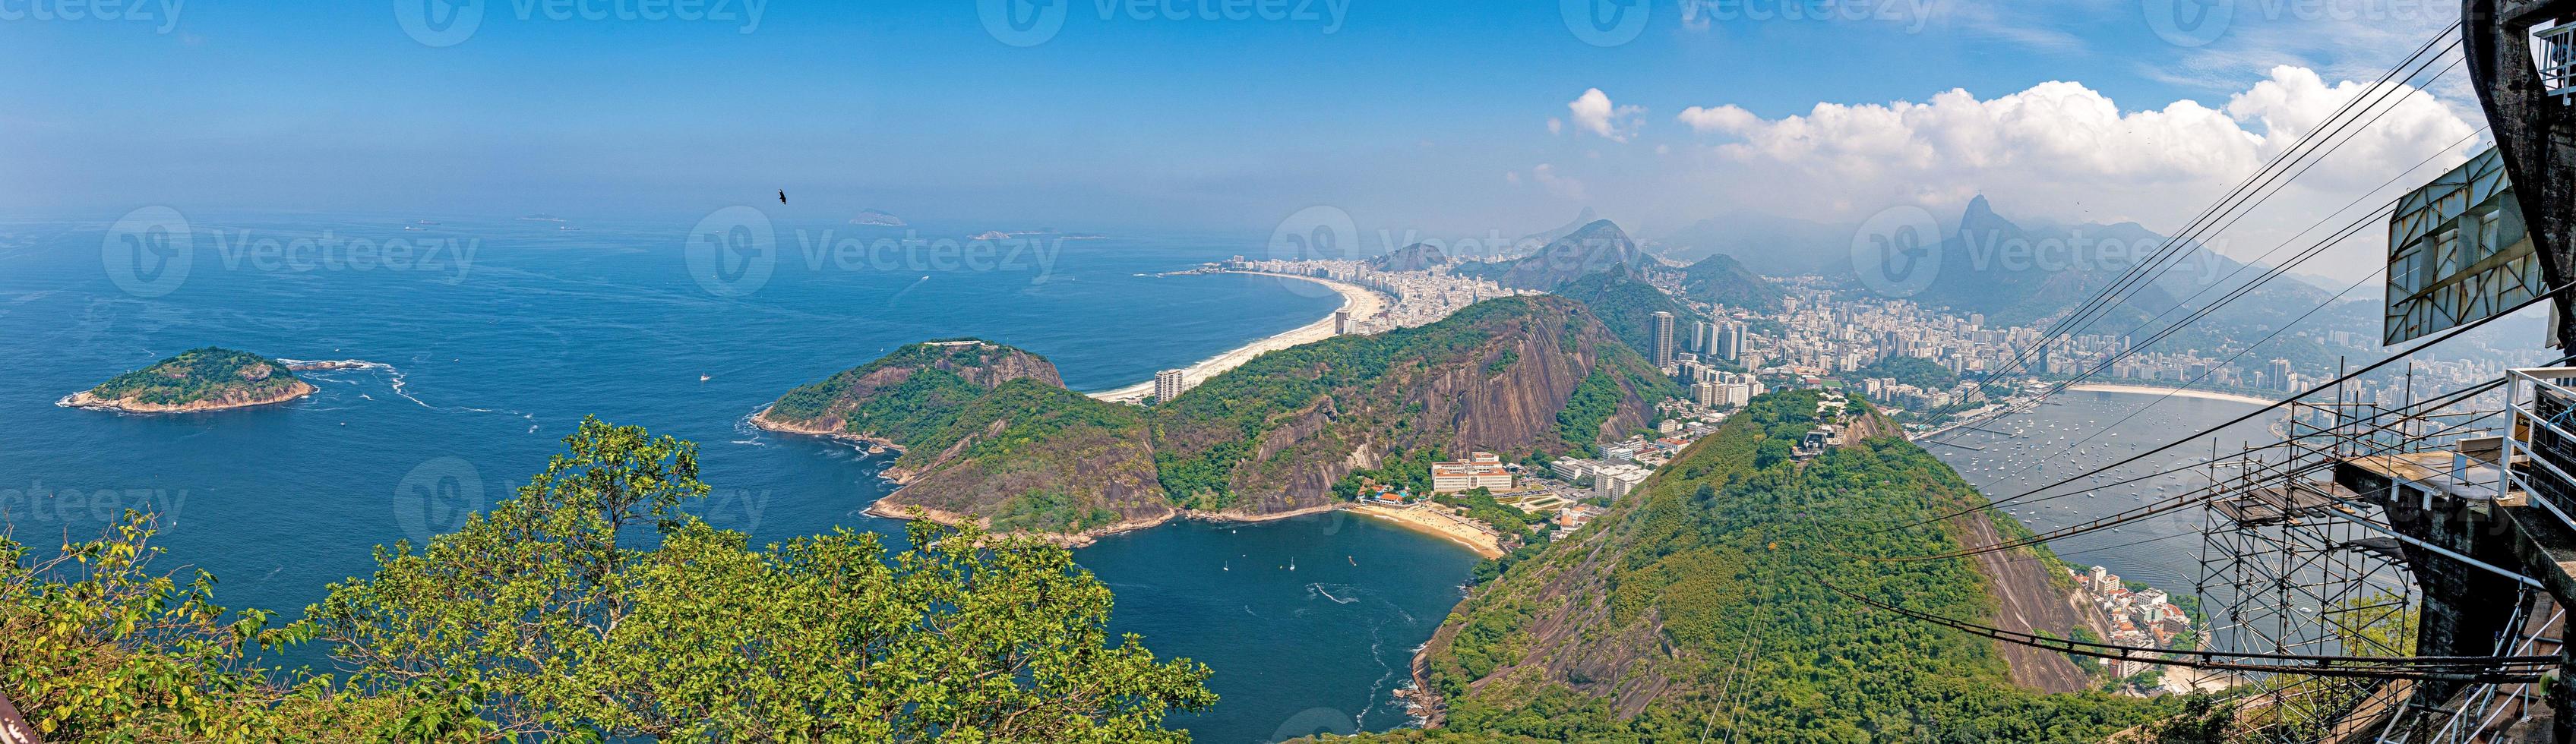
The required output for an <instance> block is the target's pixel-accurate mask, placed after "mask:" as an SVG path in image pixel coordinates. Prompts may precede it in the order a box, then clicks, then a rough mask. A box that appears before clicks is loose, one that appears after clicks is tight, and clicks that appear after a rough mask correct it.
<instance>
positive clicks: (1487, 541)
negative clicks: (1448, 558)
mask: <svg viewBox="0 0 2576 744" xmlns="http://www.w3.org/2000/svg"><path fill="white" fill-rule="evenodd" d="M1350 510H1351V511H1355V512H1359V513H1361V514H1366V515H1369V516H1372V517H1377V518H1379V519H1384V520H1388V521H1391V522H1394V523H1396V524H1400V525H1404V526H1406V527H1410V528H1413V529H1415V530H1419V531H1422V532H1426V533H1430V534H1433V535H1438V536H1440V537H1443V538H1447V539H1448V540H1449V541H1450V542H1454V543H1457V544H1460V545H1464V546H1467V547H1468V548H1469V549H1471V550H1474V551H1476V554H1477V555H1480V556H1484V557H1487V558H1500V557H1502V556H1503V547H1502V545H1501V543H1499V542H1498V541H1499V540H1500V539H1501V536H1500V535H1496V534H1494V531H1493V530H1491V529H1487V528H1486V527H1484V526H1483V525H1480V524H1476V523H1474V522H1471V521H1468V520H1467V519H1466V518H1464V517H1459V516H1455V515H1452V514H1449V513H1447V512H1443V511H1438V510H1435V509H1431V508H1428V507H1425V508H1420V509H1395V508H1389V507H1384V506H1378V505H1375V504H1357V505H1354V506H1352V507H1350Z"/></svg>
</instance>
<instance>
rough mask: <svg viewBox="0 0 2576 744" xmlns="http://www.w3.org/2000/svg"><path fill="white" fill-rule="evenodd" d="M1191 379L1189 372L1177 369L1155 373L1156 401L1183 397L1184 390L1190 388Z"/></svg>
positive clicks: (1164, 401)
mask: <svg viewBox="0 0 2576 744" xmlns="http://www.w3.org/2000/svg"><path fill="white" fill-rule="evenodd" d="M1189 381H1190V377H1189V373H1187V372H1183V371H1181V370H1177V369H1167V370H1163V371H1161V372H1156V373H1154V402H1156V403H1167V402H1170V401H1171V400H1172V399H1173V398H1178V397H1181V393H1182V392H1183V391H1186V390H1189V389H1190V386H1189Z"/></svg>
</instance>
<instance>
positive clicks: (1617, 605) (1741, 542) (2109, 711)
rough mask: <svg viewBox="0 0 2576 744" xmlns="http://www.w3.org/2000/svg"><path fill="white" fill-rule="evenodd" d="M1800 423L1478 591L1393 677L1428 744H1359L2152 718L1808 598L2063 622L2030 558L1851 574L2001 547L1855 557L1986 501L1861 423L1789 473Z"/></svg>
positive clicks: (1725, 456)
mask: <svg viewBox="0 0 2576 744" xmlns="http://www.w3.org/2000/svg"><path fill="white" fill-rule="evenodd" d="M1817 402H1818V397H1817V394H1816V393H1814V392H1809V391H1799V392H1785V393H1774V394H1771V395H1768V396H1764V397H1762V398H1759V399H1757V400H1756V401H1755V402H1754V403H1753V404H1752V405H1751V406H1748V407H1747V409H1746V410H1745V411H1744V412H1743V413H1741V414H1739V415H1737V416H1735V417H1733V418H1731V419H1729V420H1728V422H1727V424H1726V425H1725V426H1724V428H1722V429H1721V430H1720V431H1718V432H1717V433H1716V434H1713V435H1711V436H1709V437H1707V438H1705V439H1703V440H1701V441H1700V442H1699V443H1697V444H1695V445H1693V446H1692V447H1691V448H1689V449H1688V450H1686V451H1685V452H1684V453H1683V454H1682V456H1681V457H1679V458H1677V459H1676V460H1675V461H1674V462H1673V463H1672V464H1670V465H1668V466H1666V467H1665V468H1664V469H1662V470H1661V471H1659V472H1658V473H1657V474H1656V475H1655V476H1654V477H1653V478H1652V479H1650V480H1648V481H1647V482H1646V484H1645V485H1643V486H1641V487H1640V488H1639V489H1638V490H1637V491H1636V492H1635V493H1633V494H1631V495H1630V496H1628V497H1626V498H1623V499H1621V500H1620V501H1619V502H1618V504H1617V505H1615V506H1613V507H1612V508H1611V510H1610V512H1609V513H1608V514H1606V515H1604V516H1602V517H1600V518H1598V519H1596V520H1595V521H1594V522H1593V523H1592V524H1591V525H1590V526H1587V527H1586V528H1584V529H1583V530H1582V531H1580V532H1578V533H1576V534H1575V535H1573V536H1570V537H1568V538H1565V539H1561V540H1558V541H1556V542H1554V543H1553V544H1551V545H1549V546H1548V547H1547V548H1546V549H1545V550H1544V551H1543V552H1540V553H1538V554H1537V555H1536V556H1535V557H1530V558H1527V559H1525V560H1521V561H1518V562H1517V563H1516V564H1514V565H1512V566H1511V567H1510V568H1509V569H1508V570H1507V571H1506V572H1504V573H1503V575H1502V576H1501V577H1500V578H1498V579H1496V580H1493V581H1490V582H1487V583H1485V584H1483V585H1481V586H1478V587H1477V588H1476V589H1474V590H1473V591H1472V593H1471V594H1470V595H1469V597H1468V598H1467V600H1466V601H1465V602H1463V603H1461V604H1460V605H1459V606H1458V608H1457V609H1456V610H1455V611H1454V612H1453V613H1452V614H1451V615H1450V617H1449V619H1448V621H1447V622H1446V623H1444V624H1443V625H1442V626H1441V629H1440V630H1439V632H1438V633H1437V634H1436V635H1435V636H1434V637H1433V639H1432V641H1431V643H1430V644H1429V645H1428V646H1426V647H1425V648H1424V650H1423V651H1422V652H1421V654H1420V656H1419V658H1418V659H1417V662H1416V665H1415V676H1416V682H1417V684H1418V685H1419V686H1420V688H1421V690H1422V692H1423V693H1424V695H1425V700H1426V701H1427V702H1428V703H1430V704H1431V706H1432V707H1433V708H1434V709H1435V712H1434V716H1435V721H1436V723H1437V725H1438V726H1439V728H1438V729H1436V730H1435V732H1436V733H1437V734H1438V736H1434V737H1423V736H1419V735H1416V734H1407V733H1395V734H1386V735H1376V736H1364V737H1361V738H1363V739H1378V740H1388V741H1397V740H1408V739H1413V738H1439V739H1444V740H1447V739H1456V740H1461V741H1507V740H1516V737H1528V738H1533V739H1538V740H1545V741H1608V742H1626V741H1697V740H1700V739H1701V738H1703V737H1709V736H1716V737H1718V738H1713V739H1710V740H1712V741H1714V740H1721V739H1726V738H1731V739H1736V740H1746V741H1853V742H1857V741H1873V740H1875V741H2014V742H2037V741H2065V742H2074V741H2094V740H2098V739H2100V738H2101V737H2102V736H2104V735H2107V734H2109V733H2112V732H2115V731H2118V730H2120V729H2123V728H2126V727H2128V726H2131V725H2135V724H2137V723H2140V722H2143V721H2146V720H2149V719H2150V718H2152V717H2154V716H2155V715H2157V714H2158V713H2159V712H2160V711H2161V710H2162V709H2163V708H2162V705H2161V704H2160V703H2152V702H2148V701H2145V700H2140V699H2136V698H2123V697H2114V696H2111V695H2108V694H2105V693H2101V692H2093V691H2081V692H2043V691H2042V690H2059V691H2064V690H2085V689H2087V688H2089V686H2090V685H2088V684H2086V683H2085V682H2084V680H2083V678H2082V677H2081V676H2080V675H2069V674H2068V672H2067V670H2064V669H2056V668H2054V667H2055V666H2058V665H2066V666H2069V667H2071V664H2069V662H2068V661H2067V660H2066V658H2065V657H2064V656H2063V655H2059V654H2054V653H2050V652H2039V653H2032V652H2031V650H2029V649H2022V648H2020V647H1999V644H1997V643H1995V642H1992V641H1987V640H1983V639H1978V638H1973V637H1969V636H1965V635H1962V634H1960V633H1957V632H1954V631H1949V630H1946V629H1943V628H1941V627H1939V626H1937V625H1933V624H1931V623H1927V622H1922V621H1917V620H1913V619H1910V618H1907V617H1905V616H1902V615H1896V614H1891V613H1886V612H1882V611H1878V610H1874V609H1871V608H1869V607H1868V606H1866V605H1862V604H1860V603H1857V602H1854V601H1850V600H1848V599H1846V598H1844V597H1843V596H1841V595H1840V594H1837V593H1836V592H1835V591H1833V589H1831V588H1829V586H1828V585H1832V586H1836V587H1841V588H1844V589H1847V590H1850V591H1853V592H1857V593H1861V594H1864V595H1870V596H1877V597H1884V598H1888V599H1890V600H1895V601H1902V602H1903V603H1905V604H1906V605H1907V606H1910V607H1914V608H1917V609H1920V610H1923V611H1926V612H1932V613H1938V614H1941V615H1946V616H1950V617H1957V618H1964V619H1970V620H1974V621H1980V622H1990V623H1994V624H1997V625H2002V626H2005V627H2013V626H2014V625H2015V624H2016V622H2017V621H2019V620H2021V619H2022V618H2021V615H2022V614H2023V612H2024V611H2025V610H2024V608H2030V607H2039V608H2044V607H2046V606H2048V605H2051V604H2055V605H2062V604H2063V601H2062V597H2063V595H2062V594H2058V593H2056V592H2058V591H2059V590H2057V589H2055V588H2053V587H2050V586H2048V585H2047V583H2048V582H2047V581H2046V580H2045V579H2044V578H2033V577H2035V576H2041V575H2042V574H2038V573H2036V572H2023V573H2014V572H2013V571H2014V567H2023V568H2027V567H2030V566H2034V565H2042V564H2041V563H2038V562H2037V561H2044V560H2045V559H2043V558H2041V557H2040V556H2038V555H2036V554H2031V555H2022V556H2013V557H2015V558H2020V559H2021V560H2006V559H2004V557H1998V559H1997V560H1994V561H1981V562H1978V563H1975V564H1972V563H1970V562H1969V561H1967V560H1957V561H1940V562H1929V563H1908V564H1884V563H1872V562H1869V561H1866V560H1862V559H1860V558H1859V557H1858V556H1904V555H1924V554H1932V553H1938V552H1941V551H1945V550H1953V549H1956V548H1958V547H1960V546H1961V545H1962V544H1963V543H1965V544H1991V543H1992V542H1993V541H1995V540H1997V539H2000V536H2004V535H2015V534H2023V533H2019V532H2016V530H2018V529H2019V527H2018V523H2017V522H2011V521H2009V520H2008V519H1990V518H1988V517H1985V516H1980V517H1977V518H1974V519H1972V520H1962V521H1957V522H1953V523H1948V524H1947V525H1946V526H1944V527H1939V528H1935V527H1924V528H1920V529H1911V530H1900V531H1895V532H1888V533H1884V534H1870V533H1869V531H1870V530H1871V529H1873V528H1877V527H1882V526H1887V525H1891V524H1897V523H1901V522H1900V521H1899V520H1912V519H1917V518H1920V517H1922V516H1924V515H1929V514H1933V513H1940V512H1947V511H1950V510H1953V509H1958V508H1961V507H1965V506H1973V505H1978V504H1982V503H1984V497H1982V496H1980V495H1979V494H1978V493H1977V492H1976V491H1975V489H1973V488H1971V487H1970V486H1968V485H1967V484H1966V483H1964V482H1962V481H1960V480H1959V478H1958V476H1957V474H1956V473H1954V472H1952V471H1951V470H1950V469H1949V468H1948V467H1946V466H1944V465H1942V464H1941V463H1940V462H1939V461H1938V460H1935V459H1933V458H1932V457H1931V456H1930V455H1929V454H1927V453H1925V452H1923V450H1921V449H1920V448H1917V447H1916V446H1914V445H1913V444H1911V443H1908V442H1906V441H1905V440H1904V439H1903V438H1901V437H1899V436H1895V435H1894V432H1895V429H1894V427H1893V426H1892V425H1890V424H1888V423H1887V422H1886V421H1885V420H1884V419H1881V418H1879V417H1878V416H1877V414H1876V413H1874V412H1870V411H1866V410H1862V411H1859V412H1857V413H1856V414H1854V416H1853V417H1852V418H1850V419H1849V420H1847V421H1844V422H1842V423H1844V424H1845V425H1847V426H1848V427H1850V428H1849V431H1850V437H1851V440H1850V441H1849V442H1848V443H1846V444H1844V445H1843V446H1841V447H1837V448H1833V449H1830V450H1828V451H1826V452H1825V453H1823V454H1822V455H1821V456H1819V457H1816V458H1814V459H1813V460H1810V461H1806V462H1800V461H1798V460H1796V459H1794V458H1792V457H1790V447H1791V442H1793V441H1794V440H1795V439H1796V438H1798V437H1799V436H1801V435H1803V434H1805V433H1806V432H1807V431H1809V430H1810V429H1811V428H1813V427H1814V426H1815V425H1817V424H1819V423H1823V422H1822V421H1820V419H1819V418H1818V413H1817V411H1818V407H1817ZM2051 570H2053V569H2051ZM2033 582H2036V583H2037V584H2038V586H2031V584H2032V583H2033ZM2015 592H2027V593H2033V594H2041V595H2043V597H2042V598H2043V599H2046V598H2058V599H2056V601H2053V602H2049V601H2042V602H2036V603H2028V604H2025V603H2020V602H2016V603H2015V605H2014V606H2015V608H2016V609H2015V611H2014V612H2011V613H2006V612H2002V611H2001V610H2000V606H2001V604H2002V602H2003V600H2001V599H1999V595H2007V594H2011V593H2015ZM2066 617H2067V618H2071V617H2072V615H2071V614H2069V615H2067V616H2066ZM2041 621H2042V622H2045V620H2044V619H2043V620H2041ZM2067 622H2071V620H2067ZM2035 629H2036V630H2044V631H2049V632H2053V633H2065V632H2067V631H2068V630H2069V629H2070V628H2065V627H2058V628H2050V627H2039V628H2035ZM1713 729H1723V730H1722V731H1715V730H1713Z"/></svg>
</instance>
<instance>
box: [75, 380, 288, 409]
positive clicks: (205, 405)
mask: <svg viewBox="0 0 2576 744" xmlns="http://www.w3.org/2000/svg"><path fill="white" fill-rule="evenodd" d="M320 390H321V389H320V388H316V387H314V386H313V383H309V382H305V381H303V380H296V381H295V387H292V388H288V389H287V392H286V394H285V395H281V396H277V397H275V398H263V399H260V400H253V401H242V402H220V403H219V402H214V401H197V402H195V403H184V404H180V405H175V406H165V405H161V404H158V403H145V402H143V401H139V400H135V399H133V398H118V399H116V400H108V399H105V398H101V397H98V396H96V395H92V394H90V391H87V390H83V391H80V392H77V393H73V394H70V395H66V396H63V397H62V399H61V400H57V401H54V405H57V406H61V407H64V408H79V409H82V410H89V411H115V412H118V413H204V412H207V411H228V410H232V409H235V408H252V407H257V406H265V405H272V404H276V403H284V402H287V401H291V400H295V399H297V398H302V397H304V396H307V395H312V394H314V393H316V392H319V391H320Z"/></svg>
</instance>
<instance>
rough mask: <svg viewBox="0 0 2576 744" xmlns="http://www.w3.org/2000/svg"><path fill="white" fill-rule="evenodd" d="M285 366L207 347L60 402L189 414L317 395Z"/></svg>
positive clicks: (183, 353)
mask: <svg viewBox="0 0 2576 744" xmlns="http://www.w3.org/2000/svg"><path fill="white" fill-rule="evenodd" d="M313 391H314V388H313V386H312V385H311V384H309V383H306V382H305V381H303V380H301V379H297V378H296V376H295V373H294V372H293V371H291V370H289V369H288V368H287V365H286V364H285V363H283V362H279V361H277V360H275V359H270V358H267V357H263V356H260V355H258V354H252V353H249V352H244V351H234V350H231V349H225V348H220V347H214V346H208V347H205V348H202V349H190V350H188V351H184V352H180V353H179V355H178V356H174V357H170V358H168V359H163V360H161V361H159V362H156V363H154V364H153V365H152V366H149V367H145V368H142V369H138V370H135V371H132V372H127V373H125V374H121V375H117V376H116V377H115V378H113V379H110V380H108V381H107V382H104V383H100V384H99V386H98V387H94V388H90V389H88V390H84V391H81V392H78V393H73V394H71V395H70V396H67V397H65V398H63V399H62V400H60V401H56V403H55V405H60V406H65V407H70V408H90V409H98V410H110V411H124V412H128V413H190V412H197V411H220V410H224V409H227V408H247V407H250V406H260V405H267V404H270V403H282V402H285V401H290V400H294V399H296V398H301V397H304V396H307V395H311V394H313Z"/></svg>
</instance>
